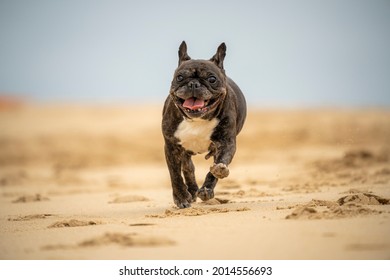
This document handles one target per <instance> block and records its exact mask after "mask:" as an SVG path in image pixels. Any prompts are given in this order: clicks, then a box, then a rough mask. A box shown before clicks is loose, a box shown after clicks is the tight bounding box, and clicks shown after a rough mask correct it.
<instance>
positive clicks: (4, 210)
mask: <svg viewBox="0 0 390 280" xmlns="http://www.w3.org/2000/svg"><path fill="white" fill-rule="evenodd" d="M160 107H161V106H87V105H78V106H71V105H27V104H24V105H23V104H18V106H2V107H0V109H1V110H0V259H44V260H45V259H189V260H193V259H202V260H203V259H208V260H211V259H222V260H224V259H240V260H246V259H389V258H390V204H389V199H390V110H385V109H360V110H357V109H356V110H346V109H333V110H331V109H318V110H314V109H311V110H298V109H297V110H270V109H267V110H266V109H263V110H261V109H254V108H250V110H249V115H248V119H247V122H246V124H245V126H244V129H243V131H242V133H241V134H240V135H239V137H238V148H237V153H236V156H235V158H234V161H233V163H232V164H231V165H230V175H229V177H228V178H226V179H223V180H220V182H219V183H218V185H217V188H216V192H215V193H216V197H215V199H212V200H210V201H208V202H201V201H200V200H198V201H197V202H196V203H194V204H193V205H192V208H189V209H183V210H180V209H178V208H176V207H175V206H174V204H173V201H172V194H171V187H170V180H169V175H168V170H167V168H166V165H165V161H164V154H163V139H162V136H161V131H160V121H161V108H160ZM211 164H212V161H211V159H209V160H207V161H206V160H205V159H204V155H199V156H196V157H195V165H196V174H197V179H198V182H199V183H200V184H201V182H202V181H203V180H204V176H205V174H206V172H207V171H208V169H209V167H210V165H211Z"/></svg>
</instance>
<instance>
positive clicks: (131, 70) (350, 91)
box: [0, 0, 390, 107]
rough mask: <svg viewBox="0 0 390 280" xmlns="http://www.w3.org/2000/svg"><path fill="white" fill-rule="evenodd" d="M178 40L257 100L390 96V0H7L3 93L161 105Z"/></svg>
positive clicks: (0, 71) (370, 100) (1, 3)
mask: <svg viewBox="0 0 390 280" xmlns="http://www.w3.org/2000/svg"><path fill="white" fill-rule="evenodd" d="M182 40H185V41H186V42H187V45H188V53H189V55H190V56H191V57H192V58H210V57H211V56H212V55H213V54H214V53H215V51H216V48H217V47H218V45H219V44H220V43H221V42H226V44H227V56H226V58H225V63H224V66H225V69H226V73H227V74H228V76H230V77H231V78H233V79H234V80H235V81H236V83H238V84H239V86H240V87H241V89H242V90H243V91H244V93H245V95H246V97H247V101H248V103H250V104H251V105H252V106H266V107H269V106H271V107H278V106H282V107H311V106H343V107H346V106H358V107H360V106H389V105H390V1H389V0H382V1H380V0H365V1H363V0H324V1H318V0H296V1H292V0H291V1H288V0H286V1H278V0H269V1H262V0H259V1H246V0H239V1H229V0H223V1H210V0H196V1H185V0H180V1H176V0H172V1H169V0H167V1H157V0H155V1H154V0H143V1H119V0H111V1H109V0H107V1H99V0H96V1H86V0H77V1H76V0H67V1H65V0H63V1H58V0H35V1H30V0H25V1H22V0H0V94H7V95H13V96H21V97H24V98H27V99H28V100H31V101H45V102H47V101H49V102H80V101H82V102H92V101H93V102H103V103H105V102H109V103H118V102H123V103H126V102H127V103H132V102H152V103H157V104H158V103H161V102H163V100H164V99H165V97H166V96H167V94H168V90H169V87H170V82H171V79H172V75H173V71H174V69H175V68H176V66H177V50H178V47H179V45H180V43H181V41H182Z"/></svg>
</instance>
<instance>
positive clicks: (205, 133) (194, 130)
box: [175, 119, 219, 154]
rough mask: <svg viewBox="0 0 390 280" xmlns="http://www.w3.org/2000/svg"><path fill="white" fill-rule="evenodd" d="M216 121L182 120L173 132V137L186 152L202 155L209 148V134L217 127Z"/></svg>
mask: <svg viewBox="0 0 390 280" xmlns="http://www.w3.org/2000/svg"><path fill="white" fill-rule="evenodd" d="M218 122H219V121H218V120H217V119H212V120H210V121H208V120H202V119H192V120H187V119H184V120H183V121H182V122H181V123H180V124H179V126H178V127H177V130H176V132H175V137H176V138H178V139H179V144H180V145H182V147H183V148H184V149H186V150H189V151H192V152H194V153H198V154H201V153H204V152H207V151H208V148H209V146H210V143H211V140H210V137H211V134H212V133H213V131H214V129H215V127H216V126H217V125H218Z"/></svg>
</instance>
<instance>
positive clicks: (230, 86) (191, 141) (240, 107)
mask: <svg viewBox="0 0 390 280" xmlns="http://www.w3.org/2000/svg"><path fill="white" fill-rule="evenodd" d="M225 54H226V45H225V43H222V44H221V45H220V46H219V47H218V50H217V52H216V54H215V55H214V56H213V57H212V58H211V59H210V60H194V59H191V58H190V57H189V56H188V54H187V45H186V43H185V42H184V41H183V42H182V44H181V45H180V48H179V66H178V68H177V69H176V71H175V74H174V77H173V81H172V84H171V89H170V92H169V96H168V97H167V99H166V101H165V104H164V109H163V119H162V131H163V136H164V140H165V158H166V161H167V165H168V169H169V173H170V177H171V183H172V189H173V200H174V202H175V204H176V205H177V206H178V207H179V208H187V207H190V206H191V202H194V201H196V197H199V198H201V199H202V200H208V199H211V198H213V197H214V188H215V185H216V184H217V181H218V179H222V178H225V177H227V176H228V175H229V169H228V165H229V164H230V162H231V161H232V159H233V156H234V153H235V151H236V136H237V134H238V133H239V132H240V131H241V128H242V126H243V125H244V121H245V117H246V102H245V98H244V95H243V94H242V92H241V90H240V89H239V87H238V86H237V85H236V84H235V83H234V82H233V81H232V80H231V79H230V78H228V77H227V76H226V75H225V70H224V68H223V60H224V58H225ZM204 152H208V153H207V155H206V159H208V158H210V157H211V156H213V157H214V164H213V165H212V166H211V167H210V172H208V174H207V175H206V179H205V181H204V184H203V186H202V187H201V188H200V189H199V188H198V185H197V183H196V180H195V167H194V164H193V162H192V159H191V157H192V156H193V155H195V154H199V153H204ZM182 174H183V176H184V180H183V177H182Z"/></svg>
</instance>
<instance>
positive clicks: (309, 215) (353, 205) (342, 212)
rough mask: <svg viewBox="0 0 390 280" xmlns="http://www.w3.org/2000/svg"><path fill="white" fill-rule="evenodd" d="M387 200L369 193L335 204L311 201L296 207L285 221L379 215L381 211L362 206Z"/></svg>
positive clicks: (353, 196) (346, 197) (359, 194)
mask: <svg viewBox="0 0 390 280" xmlns="http://www.w3.org/2000/svg"><path fill="white" fill-rule="evenodd" d="M385 204H389V200H388V199H385V198H381V197H379V196H377V195H373V194H369V193H357V194H353V195H347V196H344V197H341V198H339V199H338V200H337V201H336V202H334V201H326V200H312V201H311V202H309V203H307V204H304V205H298V206H297V208H296V209H295V210H294V211H293V212H292V213H291V214H290V215H287V216H286V219H334V218H347V217H354V216H360V215H369V214H380V213H382V211H378V210H376V209H371V208H368V207H364V206H363V205H385Z"/></svg>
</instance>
